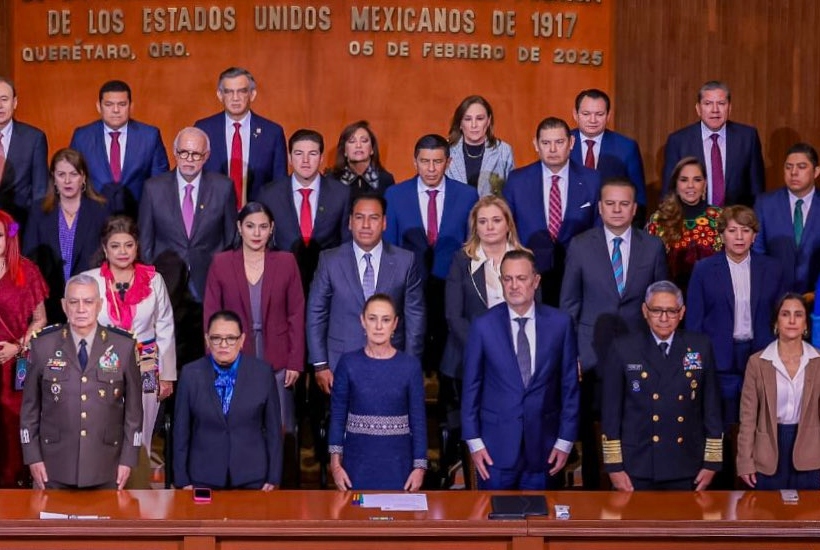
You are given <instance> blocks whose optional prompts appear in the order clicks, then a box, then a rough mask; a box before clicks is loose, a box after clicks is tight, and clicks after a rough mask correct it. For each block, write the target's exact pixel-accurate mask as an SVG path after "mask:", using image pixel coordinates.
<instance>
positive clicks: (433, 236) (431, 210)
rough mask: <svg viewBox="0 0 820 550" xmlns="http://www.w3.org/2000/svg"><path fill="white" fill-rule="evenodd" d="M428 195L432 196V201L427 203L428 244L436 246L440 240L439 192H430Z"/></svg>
mask: <svg viewBox="0 0 820 550" xmlns="http://www.w3.org/2000/svg"><path fill="white" fill-rule="evenodd" d="M427 194H428V195H429V196H430V200H428V201H427V242H428V243H429V244H430V246H435V244H436V241H437V240H438V205H437V204H436V197H437V196H438V191H437V190H430V191H427Z"/></svg>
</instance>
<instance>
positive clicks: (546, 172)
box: [541, 162, 569, 227]
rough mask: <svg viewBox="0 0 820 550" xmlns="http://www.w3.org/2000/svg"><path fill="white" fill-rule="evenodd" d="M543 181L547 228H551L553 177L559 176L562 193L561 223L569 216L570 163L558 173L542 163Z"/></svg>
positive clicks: (559, 187) (559, 186)
mask: <svg viewBox="0 0 820 550" xmlns="http://www.w3.org/2000/svg"><path fill="white" fill-rule="evenodd" d="M541 174H542V176H541V178H542V179H541V181H542V182H543V184H544V218H546V220H547V227H549V226H550V189H551V188H552V176H558V177H559V178H560V179H559V180H558V190H559V191H560V192H561V221H562V222H563V220H564V218H565V217H566V215H567V187H568V186H569V162H567V163H566V164H565V165H564V166H563V167H562V168H561V169H560V170H558V172H557V173H553V171H552V170H550V169H549V168H547V167H546V166H545V165H544V163H543V162H542V163H541Z"/></svg>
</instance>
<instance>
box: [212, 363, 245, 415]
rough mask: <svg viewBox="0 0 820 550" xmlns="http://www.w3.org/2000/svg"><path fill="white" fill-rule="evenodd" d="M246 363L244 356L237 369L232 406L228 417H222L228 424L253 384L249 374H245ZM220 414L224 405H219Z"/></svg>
mask: <svg viewBox="0 0 820 550" xmlns="http://www.w3.org/2000/svg"><path fill="white" fill-rule="evenodd" d="M244 363H245V357H244V356H242V357H241V358H240V359H239V365H238V367H237V369H236V383H235V384H234V386H233V396H232V397H231V406H230V407H229V408H228V416H227V417H226V416H225V415H224V414H223V415H221V416H222V418H224V419H225V422H226V423H230V419H231V416H232V414H233V411H234V410H236V409H235V407H237V406H238V405H239V403H240V402H241V399H242V395H244V394H245V393H246V392H247V391H248V390H249V389H250V387H249V385H250V384H251V380H250V379H249V378H248V373H247V372H245V371H246V370H247V369H245V368H244V366H245V365H244ZM214 393H216V391H214ZM218 401H219V399H218V398H217V402H218ZM219 412H220V413H221V412H222V403H219Z"/></svg>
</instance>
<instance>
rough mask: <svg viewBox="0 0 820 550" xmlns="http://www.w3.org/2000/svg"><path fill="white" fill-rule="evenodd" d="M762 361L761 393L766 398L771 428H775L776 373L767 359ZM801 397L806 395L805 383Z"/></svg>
mask: <svg viewBox="0 0 820 550" xmlns="http://www.w3.org/2000/svg"><path fill="white" fill-rule="evenodd" d="M762 361H765V363H764V365H763V367H762V368H761V369H760V374H761V376H762V378H763V392H764V394H765V396H766V412H767V413H768V415H769V422H770V423H771V426H772V427H775V426H777V373H776V372H775V368H774V365H773V364H772V362H771V361H769V360H767V359H763V360H762ZM803 395H804V396H805V395H807V394H806V389H805V382H804V388H803Z"/></svg>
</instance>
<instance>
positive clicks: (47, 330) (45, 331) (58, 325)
mask: <svg viewBox="0 0 820 550" xmlns="http://www.w3.org/2000/svg"><path fill="white" fill-rule="evenodd" d="M62 326H63V325H62V324H61V323H56V324H54V325H49V326H47V327H43V328H41V329H40V330H38V331H37V332H35V333H34V334H33V335H32V338H37V337H38V336H42V335H45V334H49V333H51V332H57V331H58V330H60V329H61V328H62Z"/></svg>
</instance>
